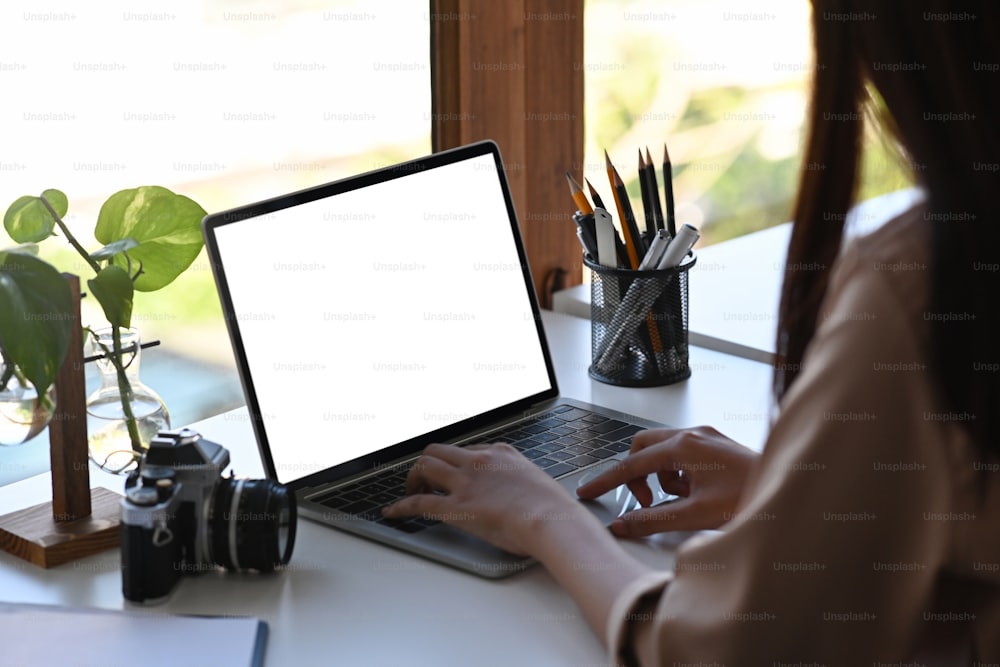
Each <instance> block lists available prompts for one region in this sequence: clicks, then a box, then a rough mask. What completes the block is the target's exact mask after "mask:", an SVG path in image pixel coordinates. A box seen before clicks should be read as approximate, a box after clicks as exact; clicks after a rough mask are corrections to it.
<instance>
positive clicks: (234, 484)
mask: <svg viewBox="0 0 1000 667" xmlns="http://www.w3.org/2000/svg"><path fill="white" fill-rule="evenodd" d="M211 512H212V516H211V517H210V518H209V525H210V526H211V533H212V536H211V540H212V553H213V555H214V560H215V562H216V563H218V564H219V565H222V566H223V567H225V568H226V569H227V570H258V571H260V572H270V571H272V570H274V568H275V567H277V566H278V565H284V564H286V563H287V562H288V561H289V559H291V557H292V548H293V547H294V546H295V520H296V511H295V496H294V495H293V494H292V493H290V492H289V491H288V489H287V488H285V487H284V486H282V485H281V484H278V483H277V482H273V481H271V480H267V479H238V478H234V477H225V478H222V479H220V480H219V483H218V484H217V485H216V487H215V494H214V498H213V503H212V510H211Z"/></svg>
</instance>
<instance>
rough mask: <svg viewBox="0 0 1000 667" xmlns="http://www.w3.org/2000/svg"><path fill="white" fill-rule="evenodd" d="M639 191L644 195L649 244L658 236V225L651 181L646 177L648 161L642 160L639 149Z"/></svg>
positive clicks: (644, 213) (643, 212) (644, 212)
mask: <svg viewBox="0 0 1000 667" xmlns="http://www.w3.org/2000/svg"><path fill="white" fill-rule="evenodd" d="M639 191H640V192H641V193H642V214H643V217H644V219H645V221H646V237H647V238H648V239H649V240H648V241H647V243H652V241H653V235H654V234H656V223H655V222H654V221H653V202H652V201H650V199H649V181H648V180H647V177H646V161H645V160H644V159H643V158H642V149H641V148H640V149H639Z"/></svg>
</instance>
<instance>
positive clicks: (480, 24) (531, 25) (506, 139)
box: [429, 0, 583, 308]
mask: <svg viewBox="0 0 1000 667" xmlns="http://www.w3.org/2000/svg"><path fill="white" fill-rule="evenodd" d="M429 1H430V26H431V39H430V48H431V113H432V116H431V118H432V129H431V142H432V147H433V150H435V151H440V150H444V149H447V148H452V147H455V146H459V145H462V144H466V143H470V142H473V141H478V140H481V139H493V140H494V141H496V142H497V144H498V145H499V146H500V152H501V154H502V155H503V158H504V165H505V168H506V171H507V178H508V181H509V183H510V187H511V193H512V196H513V198H514V206H515V208H516V210H517V213H518V219H519V221H520V226H521V233H522V235H523V237H524V243H525V248H526V251H527V254H528V263H529V264H530V266H531V270H532V276H533V279H534V282H535V289H536V290H537V292H538V295H539V300H540V302H541V305H542V307H543V308H550V307H551V304H552V293H553V292H554V291H555V290H557V289H561V288H563V287H566V286H569V285H573V284H578V283H579V282H581V276H582V257H581V249H580V244H579V243H578V242H577V240H576V228H575V225H574V224H573V221H572V218H571V214H572V212H573V209H574V207H573V202H572V200H571V199H570V196H569V191H568V189H567V187H566V179H565V176H564V174H565V172H566V171H567V170H570V171H571V172H572V173H573V174H574V176H575V177H576V178H577V179H578V180H579V179H580V177H581V174H582V171H583V169H582V167H583V66H582V64H583V0H503V1H500V0H429Z"/></svg>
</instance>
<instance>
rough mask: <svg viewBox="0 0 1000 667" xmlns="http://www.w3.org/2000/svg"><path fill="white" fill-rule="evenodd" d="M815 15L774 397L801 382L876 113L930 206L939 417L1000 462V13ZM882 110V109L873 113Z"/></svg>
mask: <svg viewBox="0 0 1000 667" xmlns="http://www.w3.org/2000/svg"><path fill="white" fill-rule="evenodd" d="M812 4H813V19H812V22H813V43H814V48H815V56H816V65H817V68H816V71H815V75H814V85H813V94H812V101H811V104H810V111H809V133H808V138H807V146H806V154H805V159H804V168H803V171H802V175H801V178H800V182H799V192H798V199H797V201H796V204H795V210H794V214H793V220H794V224H793V228H792V237H791V241H790V244H789V250H788V268H789V270H788V271H786V273H785V282H784V284H783V287H782V294H781V305H780V308H779V325H778V339H777V358H776V365H775V374H774V393H775V396H776V398H778V399H780V398H781V397H782V396H783V395H784V393H785V392H786V391H788V389H789V387H790V386H791V384H792V383H793V382H794V380H795V378H796V376H797V375H798V373H799V371H800V370H801V364H802V358H803V354H804V352H805V349H806V346H807V345H808V343H809V340H810V339H811V338H812V336H813V333H814V332H815V329H816V323H817V318H818V313H819V308H820V304H821V302H822V300H823V297H824V296H825V294H826V291H827V285H828V283H829V276H830V267H831V266H832V265H833V262H834V260H835V259H836V256H837V254H838V253H839V250H840V243H841V238H842V236H843V227H844V216H845V215H846V213H847V211H848V209H849V208H850V206H851V205H852V203H853V201H854V197H855V191H856V186H857V181H858V173H859V158H860V155H861V150H862V136H863V135H862V128H863V123H862V118H863V117H864V113H865V110H866V108H868V109H869V110H870V109H871V108H873V107H874V110H875V111H876V115H878V116H881V118H882V122H881V123H880V125H881V129H882V130H883V131H888V132H889V133H890V134H891V135H892V137H893V138H894V140H895V141H898V144H899V146H900V148H901V149H902V151H903V153H904V154H905V156H906V159H907V161H908V162H909V164H910V165H912V166H913V170H912V173H913V175H914V178H915V180H916V182H917V184H918V185H919V186H921V187H922V188H923V189H924V191H925V192H926V195H927V200H926V203H925V206H926V213H925V216H926V218H927V219H928V221H930V224H931V226H932V229H933V231H932V235H931V236H932V243H933V248H932V252H931V258H932V259H931V265H930V267H929V271H930V283H931V287H930V300H929V306H928V310H927V312H928V316H925V318H924V319H925V320H926V321H927V322H928V324H929V325H930V332H931V336H930V343H929V344H930V346H931V349H930V350H929V359H930V362H931V363H930V368H929V370H930V372H931V373H932V376H931V377H932V379H933V381H934V383H935V386H936V387H937V388H938V390H939V398H940V401H941V404H942V407H943V408H944V409H946V410H949V411H954V412H955V413H956V416H957V417H959V418H960V419H961V415H963V414H964V415H965V418H964V419H961V421H962V423H963V424H964V425H965V426H966V427H967V428H968V429H969V432H970V433H971V435H972V436H973V438H974V439H975V440H976V441H977V442H979V443H982V444H983V445H986V444H990V448H991V449H994V451H998V452H1000V437H998V435H997V434H998V431H997V427H998V425H1000V371H998V370H997V368H998V367H997V366H996V364H997V363H998V362H1000V352H998V350H997V346H1000V326H998V315H1000V313H998V311H1000V271H998V270H997V268H998V267H997V263H998V262H1000V172H998V171H997V167H998V163H1000V128H998V123H1000V72H997V71H996V67H997V64H998V63H1000V45H998V41H997V34H998V32H1000V20H998V19H1000V3H996V2H995V0H980V1H979V2H967V3H962V4H963V5H964V7H963V9H961V10H957V9H954V8H949V5H951V4H953V3H950V2H949V1H948V0H935V1H929V2H920V1H919V0H878V1H874V0H867V1H866V0H813V3H812ZM879 98H881V100H884V107H883V106H882V104H877V103H876V104H874V105H873V102H874V101H878V100H879ZM817 267H819V268H817ZM792 269H796V270H792ZM798 269H801V270H798ZM991 441H992V443H996V444H992V443H991Z"/></svg>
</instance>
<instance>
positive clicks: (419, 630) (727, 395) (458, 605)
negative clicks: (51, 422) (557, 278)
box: [0, 313, 771, 666]
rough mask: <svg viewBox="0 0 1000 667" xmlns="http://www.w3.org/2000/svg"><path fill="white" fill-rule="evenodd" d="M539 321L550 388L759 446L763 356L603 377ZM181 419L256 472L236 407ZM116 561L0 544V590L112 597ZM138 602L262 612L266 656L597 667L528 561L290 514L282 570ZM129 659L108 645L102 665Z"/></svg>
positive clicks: (173, 608) (9, 490)
mask: <svg viewBox="0 0 1000 667" xmlns="http://www.w3.org/2000/svg"><path fill="white" fill-rule="evenodd" d="M543 320H544V323H545V327H546V331H547V333H548V336H549V342H550V346H551V348H552V351H553V357H554V359H555V361H556V366H557V374H558V378H559V382H560V386H561V389H562V393H563V394H565V395H567V396H572V397H574V398H577V399H580V400H584V401H590V402H593V403H601V404H604V405H607V406H608V407H612V408H615V409H618V410H623V411H627V412H631V413H634V414H637V415H639V416H642V417H646V418H649V419H655V420H658V421H662V422H668V423H672V424H675V425H678V426H692V425H697V424H712V425H715V426H716V427H717V428H719V429H720V430H722V431H723V432H725V433H727V434H729V435H730V436H732V437H734V438H736V439H737V440H740V441H742V442H744V443H745V444H747V445H748V446H752V447H755V448H759V447H760V446H761V445H762V443H763V441H764V437H765V434H766V430H767V412H768V406H769V394H768V390H769V386H770V376H771V370H770V368H769V367H768V366H767V365H765V364H762V363H757V362H754V361H749V360H746V359H741V358H737V357H733V356H730V355H726V354H723V353H720V352H716V351H712V350H707V349H703V348H697V347H692V348H691V365H692V369H693V374H692V377H691V378H690V379H689V380H687V381H686V382H683V383H680V384H677V385H673V386H670V387H660V388H655V389H626V388H621V387H610V386H606V385H603V384H600V383H598V382H595V381H593V380H591V379H590V378H589V377H588V376H587V373H586V369H587V365H588V355H589V354H590V328H589V324H588V322H586V321H585V320H582V319H579V318H574V317H568V316H565V315H560V314H556V313H545V314H544V316H543ZM194 428H195V429H197V430H198V431H200V432H201V433H202V434H203V435H204V436H205V437H207V438H209V439H212V440H215V441H217V442H220V443H222V444H223V445H225V446H226V447H227V448H229V449H230V451H231V454H232V460H233V466H232V469H233V470H235V471H236V473H237V474H238V475H242V476H251V477H260V476H262V474H261V466H260V461H259V458H258V456H257V452H256V446H255V445H254V443H253V437H252V434H251V430H250V425H249V421H248V418H247V413H246V411H245V410H244V409H240V410H236V411H233V412H229V413H225V414H223V415H219V416H217V417H213V418H212V419H208V420H206V421H204V422H200V423H198V424H195V425H194ZM122 482H123V480H122V479H121V478H119V477H114V476H112V475H108V474H106V473H102V472H100V471H97V470H95V469H94V468H93V466H92V467H91V483H92V484H94V485H101V486H106V487H107V488H110V489H113V490H115V491H120V490H121V486H122ZM49 493H50V488H49V477H48V475H40V476H36V477H32V478H29V479H26V480H24V481H22V482H18V483H16V484H12V485H9V486H7V487H3V488H0V514H3V513H6V512H9V511H13V510H16V509H20V508H22V507H26V506H28V505H31V504H34V503H37V502H42V501H44V500H47V499H48V497H49ZM683 537H685V536H684V535H682V534H674V535H665V536H660V537H659V538H657V539H653V540H645V541H636V542H630V543H628V544H627V548H628V549H629V550H630V551H632V552H633V553H635V554H636V556H637V557H639V558H641V559H642V560H644V561H646V562H649V563H651V564H655V565H657V566H659V567H663V568H669V567H671V566H672V564H673V557H672V551H673V549H674V547H675V546H676V545H677V544H678V543H679V542H680V541H681V540H682V539H683ZM119 559H120V557H119V553H118V551H117V550H115V551H108V552H105V553H103V554H99V555H97V556H93V557H90V558H87V559H84V560H81V561H78V562H76V563H70V564H67V565H63V566H60V567H57V568H53V569H51V570H42V569H39V568H36V567H35V566H33V565H29V564H27V563H24V562H23V561H21V560H19V559H17V558H14V557H13V556H10V555H8V554H3V553H0V599H3V600H5V601H9V602H34V603H42V604H60V605H72V606H83V607H102V608H109V609H122V608H125V607H126V604H125V602H124V600H123V598H122V596H121V574H120V570H119ZM144 611H145V609H144ZM149 611H150V612H152V613H167V612H169V613H192V614H220V615H226V614H233V615H249V616H256V617H259V618H261V619H264V620H265V621H267V622H268V623H269V624H270V627H271V635H270V640H269V643H268V650H267V658H266V663H265V664H267V665H292V664H294V665H327V664H366V665H403V664H417V665H419V664H435V665H471V664H476V665H511V664H516V665H524V666H528V665H600V664H604V660H605V658H604V652H603V648H602V646H601V643H600V641H599V640H598V638H597V637H596V636H594V635H593V634H592V633H591V632H590V630H589V628H588V627H587V625H586V622H585V621H584V619H583V618H582V617H581V616H580V614H579V612H578V610H577V608H576V606H575V605H574V604H573V602H572V601H571V600H570V598H569V597H568V596H567V595H566V594H565V593H563V592H562V591H561V590H560V589H559V587H558V586H557V585H556V584H555V582H554V581H553V580H552V578H551V577H549V575H548V574H547V573H546V572H545V571H544V570H543V569H541V568H540V567H534V568H531V569H529V570H528V571H527V572H524V573H521V574H518V575H515V576H513V577H511V578H509V579H506V580H503V581H499V582H497V581H488V580H485V579H480V578H478V577H475V576H472V575H469V574H465V573H463V572H459V571H456V570H452V569H450V568H447V567H444V566H441V565H438V564H436V563H433V562H430V561H426V560H423V559H420V558H417V557H414V556H410V555H408V554H406V553H403V552H400V551H395V550H393V549H389V548H387V547H384V546H381V545H378V544H375V543H372V542H368V541H366V540H363V539H361V538H358V537H354V536H351V535H348V534H345V533H340V532H338V531H335V530H333V529H330V528H327V527H324V526H320V525H318V524H315V523H312V522H310V521H306V520H301V521H299V524H298V537H297V540H296V546H295V553H294V555H293V557H292V561H291V563H290V564H289V567H288V568H287V569H286V570H285V571H283V572H281V573H278V574H276V575H273V576H255V575H245V576H244V575H227V574H223V573H210V574H206V575H203V576H201V577H197V578H195V577H190V578H188V579H185V580H183V581H181V583H180V584H179V585H178V586H177V588H176V589H175V591H174V593H173V595H172V596H171V597H170V599H169V600H168V601H167V602H166V603H164V604H162V605H160V606H158V607H155V608H152V609H149ZM0 638H3V630H2V626H0ZM3 639H6V640H10V638H3ZM179 639H180V640H182V638H179ZM94 641H102V642H107V645H108V655H109V658H110V656H111V655H112V651H113V646H114V642H113V638H99V637H95V638H94ZM134 659H135V658H134V656H120V659H119V660H120V663H115V664H122V665H125V664H130V663H132V662H134ZM113 661H114V659H112V661H111V662H109V664H113Z"/></svg>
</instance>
